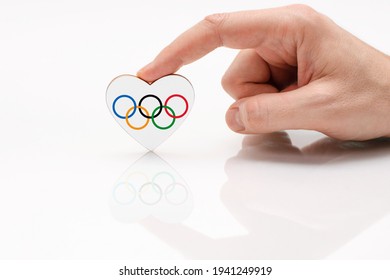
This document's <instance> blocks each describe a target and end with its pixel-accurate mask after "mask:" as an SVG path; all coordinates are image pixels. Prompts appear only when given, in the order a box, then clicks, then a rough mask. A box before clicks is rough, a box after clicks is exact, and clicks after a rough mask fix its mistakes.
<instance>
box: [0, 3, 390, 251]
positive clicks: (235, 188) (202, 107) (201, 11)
mask: <svg viewBox="0 0 390 280" xmlns="http://www.w3.org/2000/svg"><path fill="white" fill-rule="evenodd" d="M32 2H34V3H32ZM160 2H161V1H141V2H140V3H139V4H137V5H136V6H133V5H130V4H129V1H110V2H107V3H105V4H104V3H96V1H67V2H61V3H55V2H51V1H44V0H42V1H31V2H28V1H24V2H23V1H20V2H10V3H1V4H0V7H1V9H0V26H2V27H1V34H2V36H1V38H0V42H1V52H0V60H1V62H2V63H1V64H2V66H1V67H0V77H1V85H2V93H1V95H0V98H1V101H0V127H1V131H2V132H1V138H0V170H1V176H0V221H1V231H0V258H16V259H22V258H33V259H37V258H55V259H59V258H61V259H62V258H78V259H79V258H81V259H84V258H96V259H103V258H104V259H115V258H157V259H158V258H161V259H164V258H171V259H174V258H256V259H260V258H265V259H268V258H272V259H279V258H282V259H290V258H292V259H295V258H315V259H318V258H320V259H321V258H341V259H344V258H358V259H359V258H363V259H364V258H369V259H376V258H386V259H389V258H390V241H389V238H388V236H390V179H389V175H388V170H389V166H390V143H388V142H385V141H374V142H368V143H360V144H357V143H348V142H347V143H340V142H337V141H333V140H330V139H327V138H325V139H323V138H324V136H323V135H321V134H319V133H316V132H307V131H295V132H288V135H289V137H290V138H291V142H290V140H289V138H288V135H287V134H284V133H276V134H271V135H261V136H257V137H246V138H243V137H242V136H240V135H236V134H234V133H232V132H231V131H229V130H228V128H227V127H226V125H225V123H224V113H225V110H226V109H227V107H228V106H229V105H230V103H231V102H232V100H231V99H230V97H228V96H227V95H226V94H225V93H224V92H223V90H222V88H221V87H220V84H219V79H220V77H221V76H222V74H223V72H224V69H225V68H226V67H227V66H228V65H229V63H230V61H231V60H232V59H233V57H234V55H235V53H236V51H233V50H226V49H220V50H217V51H215V52H214V53H212V54H210V55H208V56H206V57H205V58H203V59H202V60H200V61H198V62H196V63H194V64H192V65H189V66H186V67H185V68H183V69H182V70H181V71H180V73H181V74H183V75H185V76H186V77H188V78H189V79H190V81H191V82H192V84H193V86H194V88H195V94H196V102H195V105H194V108H193V110H192V112H191V115H190V116H189V117H188V119H187V121H186V123H185V124H184V125H183V126H182V127H181V128H180V129H179V130H178V131H177V132H176V133H175V134H174V135H173V136H172V137H171V138H170V139H169V140H168V141H167V142H165V143H164V144H163V145H161V146H160V147H159V148H158V149H157V151H156V154H157V155H158V156H159V157H160V158H161V159H157V160H153V161H152V166H154V167H153V168H155V169H153V168H152V167H149V166H150V163H149V162H148V161H147V162H146V163H145V162H144V163H142V162H143V160H142V159H141V164H140V162H139V161H137V160H138V159H139V158H141V157H142V156H143V155H144V153H146V151H145V150H144V149H143V148H142V147H141V146H140V145H139V144H138V143H136V142H135V141H134V140H132V139H131V138H130V137H128V135H126V133H125V132H123V130H122V129H121V128H120V127H118V125H117V124H116V123H115V122H114V121H113V120H112V117H111V116H110V113H109V112H108V110H107V108H106V104H105V96H104V95H105V89H106V87H107V85H108V83H109V82H110V80H111V79H112V78H114V77H115V76H117V75H119V74H122V73H135V72H136V71H137V70H138V68H140V67H141V66H143V64H145V63H147V62H149V60H150V59H151V58H152V57H153V56H154V55H155V54H156V53H157V52H158V51H159V50H160V49H161V48H162V47H163V46H165V44H167V43H168V42H169V41H171V40H172V39H173V38H174V37H175V36H176V35H177V34H179V33H180V32H182V31H183V30H184V29H186V28H188V27H189V26H191V25H192V24H194V23H195V22H197V21H198V20H200V19H201V18H203V17H204V16H205V15H207V14H210V13H213V12H218V11H229V10H239V9H253V8H264V7H269V6H271V5H275V6H276V5H279V4H286V3H289V2H288V1H275V2H273V3H272V4H271V3H269V1H256V3H254V2H253V1H224V4H223V6H221V4H220V3H219V2H217V1H216V2H207V4H206V2H205V4H200V3H199V1H184V2H183V1H165V2H164V3H163V4H161V3H160ZM306 2H307V3H311V4H312V5H313V6H314V7H316V8H317V9H319V10H321V11H322V12H323V13H325V14H328V15H330V16H331V17H332V18H333V19H334V20H335V21H336V22H338V23H339V24H341V25H342V26H344V27H346V28H347V29H348V30H350V31H352V32H354V33H355V34H356V35H358V36H359V37H361V38H362V39H365V40H366V41H368V42H369V43H371V44H372V45H374V46H376V47H378V48H379V49H381V50H382V51H385V52H387V53H388V52H389V49H390V47H389V46H390V39H389V37H388V30H387V29H388V26H389V18H388V16H387V14H388V4H387V3H386V1H382V2H380V1H377V2H375V5H374V4H373V3H372V1H360V2H359V1H358V2H355V4H354V5H355V6H354V7H353V9H352V7H350V4H348V3H347V1H345V2H346V3H344V2H343V3H340V2H339V1H337V2H336V1H326V2H324V1H306ZM335 3H337V7H338V8H337V11H336V9H334V6H335ZM173 5H174V6H175V9H173V8H172V7H173ZM321 139H322V140H321ZM149 156H150V155H149ZM152 157H154V156H153V155H152ZM137 162H138V163H137ZM145 167H148V168H149V169H147V170H144V172H146V173H150V174H149V175H148V176H151V177H153V176H154V173H153V172H160V170H162V171H168V172H170V174H171V175H173V176H174V177H175V178H179V181H180V182H181V183H182V185H183V186H185V188H183V189H180V188H177V190H176V189H174V190H173V191H172V189H171V188H168V190H167V189H165V192H164V194H165V195H166V196H165V198H162V199H161V200H159V203H158V205H157V206H153V209H151V208H150V207H148V205H145V204H142V203H141V201H140V200H136V202H137V204H131V205H130V206H125V207H122V206H121V205H120V204H119V205H116V204H115V200H113V194H114V193H115V195H118V196H116V198H117V199H118V201H119V202H120V203H122V204H123V203H125V204H126V203H128V202H129V201H130V200H131V195H132V194H134V192H133V193H132V192H131V191H130V192H128V191H127V189H121V190H120V192H119V193H118V192H116V190H115V186H116V185H117V183H118V181H120V180H122V178H123V176H126V174H128V173H129V170H130V173H131V171H132V170H133V169H137V171H140V170H141V171H142V169H145ZM152 173H153V174H152ZM125 180H128V179H125ZM131 180H133V181H132V183H133V184H135V185H136V184H137V181H136V180H138V179H131ZM134 180H135V181H134ZM164 180H167V179H166V178H165V179H164ZM140 184H141V183H140ZM161 184H163V183H161ZM141 185H142V184H141ZM184 189H186V190H187V191H188V192H186V191H183V190H184ZM113 190H114V191H113ZM185 193H188V197H187V196H186V194H185ZM145 194H146V195H147V196H144V197H143V199H144V201H147V202H149V203H150V202H152V201H153V199H155V198H156V197H155V196H154V195H155V194H154V193H152V192H150V189H149V192H146V193H145ZM159 194H160V193H159V192H157V195H159ZM171 195H174V196H171ZM166 197H168V200H169V199H171V200H169V201H174V203H173V204H175V202H176V204H180V203H179V202H181V201H186V203H187V204H185V207H184V208H181V206H180V205H181V204H180V205H179V206H177V212H178V213H177V212H176V211H174V210H175V208H174V206H172V203H171V204H168V200H167V199H166ZM138 198H139V196H138ZM188 199H189V200H188ZM160 203H161V204H160ZM133 214H134V215H133ZM148 215H149V217H147V218H145V216H148ZM151 216H153V217H151Z"/></svg>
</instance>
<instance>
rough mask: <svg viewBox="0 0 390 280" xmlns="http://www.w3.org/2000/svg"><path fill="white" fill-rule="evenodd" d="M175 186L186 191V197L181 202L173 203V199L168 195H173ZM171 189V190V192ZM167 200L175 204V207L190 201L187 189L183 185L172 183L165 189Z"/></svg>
mask: <svg viewBox="0 0 390 280" xmlns="http://www.w3.org/2000/svg"><path fill="white" fill-rule="evenodd" d="M175 186H180V187H182V188H183V189H184V192H185V196H184V199H182V200H180V201H173V199H171V198H169V196H168V194H169V193H171V192H172V191H173V190H174V189H175ZM169 189H171V190H169ZM165 199H166V200H167V201H168V202H169V203H171V204H173V205H180V204H183V203H184V202H186V201H187V199H188V190H187V188H186V187H185V186H184V185H183V184H180V183H172V184H170V185H169V186H167V188H166V189H165Z"/></svg>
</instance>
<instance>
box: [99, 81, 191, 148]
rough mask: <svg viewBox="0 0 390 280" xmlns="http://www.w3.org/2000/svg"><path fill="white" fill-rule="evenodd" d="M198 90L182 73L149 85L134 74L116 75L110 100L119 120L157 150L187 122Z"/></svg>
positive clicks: (126, 129)
mask: <svg viewBox="0 0 390 280" xmlns="http://www.w3.org/2000/svg"><path fill="white" fill-rule="evenodd" d="M194 98H195V95H194V89H193V88H192V85H191V83H190V82H189V81H188V80H187V79H186V78H184V77H183V76H180V75H168V76H165V77H162V78H160V79H158V80H157V81H155V82H153V83H151V84H149V83H147V82H145V81H143V80H141V79H140V78H138V77H136V76H132V75H122V76H119V77H117V78H115V79H114V80H113V81H112V82H111V83H110V84H109V86H108V88H107V92H106V102H107V106H108V109H109V110H110V112H111V114H112V116H113V117H114V119H115V120H116V122H117V123H118V124H119V125H120V126H121V127H122V128H123V129H124V130H125V131H126V132H127V133H128V134H129V135H130V136H131V137H133V138H134V139H135V140H137V141H138V142H139V143H140V144H141V145H143V146H144V147H145V148H147V149H149V150H153V149H155V148H156V147H157V146H159V145H160V144H161V143H162V142H164V141H165V140H166V139H167V138H168V137H169V136H171V135H172V134H173V133H174V132H175V131H176V129H178V128H179V126H180V125H181V124H182V123H183V122H184V120H185V119H186V118H187V116H188V114H189V112H190V111H191V108H192V105H193V104H194Z"/></svg>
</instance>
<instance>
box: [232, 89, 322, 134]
mask: <svg viewBox="0 0 390 280" xmlns="http://www.w3.org/2000/svg"><path fill="white" fill-rule="evenodd" d="M316 96H319V94H316V92H315V87H314V86H311V85H306V86H304V87H301V88H298V89H296V90H292V91H288V92H281V93H262V94H258V95H255V96H251V97H246V98H243V99H240V100H238V101H237V102H235V103H234V104H233V105H232V106H230V108H229V109H228V111H227V113H226V123H227V125H228V126H229V127H230V129H232V130H233V131H235V132H239V133H247V134H251V133H270V132H275V131H279V130H286V129H315V126H316V124H317V123H318V118H319V113H318V112H319V111H320V110H316V108H318V105H317V106H316V103H318V102H317V101H315V100H318V98H316ZM315 102H316V103H315Z"/></svg>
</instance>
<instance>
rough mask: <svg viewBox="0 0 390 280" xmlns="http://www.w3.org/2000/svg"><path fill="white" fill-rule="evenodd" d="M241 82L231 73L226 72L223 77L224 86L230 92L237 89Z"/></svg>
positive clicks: (222, 83)
mask: <svg viewBox="0 0 390 280" xmlns="http://www.w3.org/2000/svg"><path fill="white" fill-rule="evenodd" d="M238 84H239V82H238V81H237V79H236V78H234V77H232V75H230V74H229V73H225V74H224V75H223V76H222V79H221V85H222V88H223V89H224V90H225V91H226V92H227V93H229V94H232V93H234V92H236V91H237V87H238Z"/></svg>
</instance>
